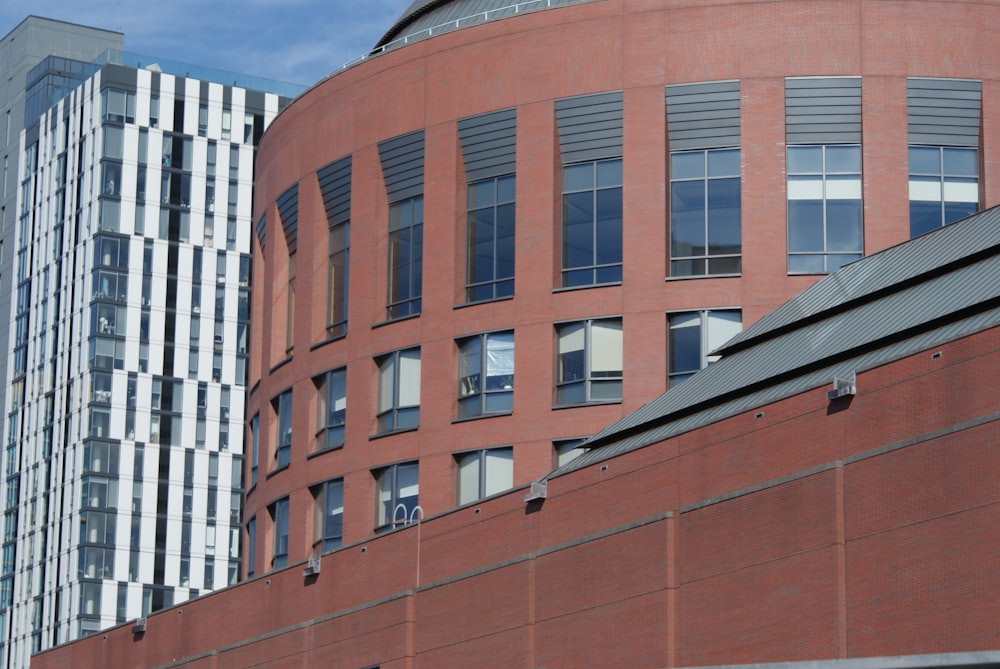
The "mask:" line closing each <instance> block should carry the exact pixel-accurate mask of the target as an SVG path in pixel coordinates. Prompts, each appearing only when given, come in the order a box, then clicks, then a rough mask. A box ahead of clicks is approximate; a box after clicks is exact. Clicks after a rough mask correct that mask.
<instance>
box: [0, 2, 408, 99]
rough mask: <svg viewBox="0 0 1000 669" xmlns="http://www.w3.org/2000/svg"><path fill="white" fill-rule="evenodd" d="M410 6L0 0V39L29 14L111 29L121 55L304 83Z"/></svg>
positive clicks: (373, 38) (367, 44) (363, 47)
mask: <svg viewBox="0 0 1000 669" xmlns="http://www.w3.org/2000/svg"><path fill="white" fill-rule="evenodd" d="M410 4H411V0H357V1H353V2H351V1H349V0H326V1H321V0H240V1H238V2H237V1H235V0H153V1H152V2H142V3H140V2H136V1H135V0H131V1H129V2H126V1H125V0H117V1H116V0H0V36H3V35H6V34H7V33H8V32H10V30H12V29H13V28H14V27H15V26H17V24H18V23H20V22H21V21H22V20H23V19H24V18H25V17H26V16H28V15H29V14H34V15H36V16H44V17H47V18H53V19H59V20H61V21H69V22H71V23H80V24H83V25H88V26H94V27H97V28H104V29H107V30H119V31H121V32H123V33H124V34H125V49H126V50H127V51H131V52H135V53H139V54H144V55H150V56H159V57H161V58H166V59H170V60H178V61H182V62H187V63H191V64H194V65H203V66H207V67H214V68H218V69H221V70H229V71H232V72H238V73H241V74H250V75H254V76H259V77H267V78H270V79H277V80H279V81H287V82H291V83H298V84H307V85H308V84H312V83H315V82H316V81H318V80H319V79H321V78H323V77H325V76H326V75H327V74H329V73H331V72H333V71H334V70H336V69H338V68H339V67H340V66H341V65H343V64H344V63H346V62H347V61H349V60H352V59H354V58H355V57H357V56H360V55H361V54H363V53H365V52H366V51H368V49H370V48H371V47H372V46H373V45H374V44H375V42H377V41H378V39H379V38H380V37H382V35H383V34H384V33H385V31H386V30H388V29H389V27H390V26H391V25H392V24H393V23H394V22H395V20H396V19H397V18H399V17H400V15H402V13H403V11H404V10H405V9H406V8H407V7H408V6H409V5H410Z"/></svg>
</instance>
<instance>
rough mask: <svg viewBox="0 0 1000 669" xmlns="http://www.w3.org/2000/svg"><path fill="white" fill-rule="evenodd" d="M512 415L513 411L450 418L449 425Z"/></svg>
mask: <svg viewBox="0 0 1000 669" xmlns="http://www.w3.org/2000/svg"><path fill="white" fill-rule="evenodd" d="M513 413H514V412H513V411H493V412H490V413H481V414H477V415H475V416H466V417H465V418H452V419H451V424H452V425H454V424H455V423H468V422H470V421H474V420H483V419H484V418H496V417H497V416H510V415H512V414H513Z"/></svg>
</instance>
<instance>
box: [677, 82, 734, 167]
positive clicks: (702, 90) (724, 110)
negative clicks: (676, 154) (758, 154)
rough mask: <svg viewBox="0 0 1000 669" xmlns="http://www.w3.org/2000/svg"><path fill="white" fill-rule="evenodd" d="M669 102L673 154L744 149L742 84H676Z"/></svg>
mask: <svg viewBox="0 0 1000 669" xmlns="http://www.w3.org/2000/svg"><path fill="white" fill-rule="evenodd" d="M666 99H667V134H668V137H669V144H670V150H671V151H683V150H688V149H711V148H720V147H730V146H733V147H735V146H739V145H740V82H738V81H709V82H703V83H695V84H674V85H670V86H667V87H666Z"/></svg>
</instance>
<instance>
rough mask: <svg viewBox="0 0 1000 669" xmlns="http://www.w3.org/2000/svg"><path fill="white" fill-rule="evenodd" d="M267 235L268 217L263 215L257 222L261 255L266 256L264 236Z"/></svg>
mask: <svg viewBox="0 0 1000 669" xmlns="http://www.w3.org/2000/svg"><path fill="white" fill-rule="evenodd" d="M266 233H267V215H266V214H262V215H261V217H260V218H259V219H258V220H257V244H259V245H260V253H261V255H264V235H265V234H266Z"/></svg>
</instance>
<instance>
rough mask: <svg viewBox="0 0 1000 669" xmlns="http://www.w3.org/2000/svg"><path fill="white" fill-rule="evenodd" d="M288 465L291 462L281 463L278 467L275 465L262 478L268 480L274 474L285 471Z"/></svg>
mask: <svg viewBox="0 0 1000 669" xmlns="http://www.w3.org/2000/svg"><path fill="white" fill-rule="evenodd" d="M290 466H291V463H288V464H287V465H281V466H280V467H275V468H274V469H272V470H271V471H269V472H268V473H267V475H266V476H264V480H265V481H267V480H269V479H270V478H271V477H272V476H274V475H275V474H279V473H281V472H283V471H285V470H286V469H288V468H289V467H290Z"/></svg>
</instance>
